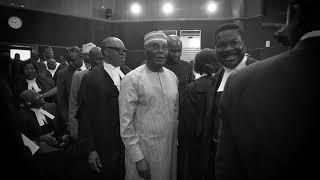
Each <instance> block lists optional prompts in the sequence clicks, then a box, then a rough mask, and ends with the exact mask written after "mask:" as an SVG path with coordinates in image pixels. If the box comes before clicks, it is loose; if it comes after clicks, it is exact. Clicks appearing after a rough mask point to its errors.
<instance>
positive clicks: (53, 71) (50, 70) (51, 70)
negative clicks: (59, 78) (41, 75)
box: [45, 62, 60, 77]
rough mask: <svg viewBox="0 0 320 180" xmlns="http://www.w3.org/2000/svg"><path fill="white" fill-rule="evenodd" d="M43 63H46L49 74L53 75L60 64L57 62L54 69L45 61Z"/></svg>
mask: <svg viewBox="0 0 320 180" xmlns="http://www.w3.org/2000/svg"><path fill="white" fill-rule="evenodd" d="M45 64H46V67H47V70H48V71H49V72H50V74H51V76H52V77H53V76H54V73H56V71H57V69H58V67H59V66H60V63H58V62H57V63H56V67H55V68H54V69H49V68H48V65H47V63H45Z"/></svg>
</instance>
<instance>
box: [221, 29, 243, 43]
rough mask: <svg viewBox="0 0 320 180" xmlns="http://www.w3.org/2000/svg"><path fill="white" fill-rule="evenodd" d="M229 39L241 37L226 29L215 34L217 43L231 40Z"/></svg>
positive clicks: (237, 33)
mask: <svg viewBox="0 0 320 180" xmlns="http://www.w3.org/2000/svg"><path fill="white" fill-rule="evenodd" d="M231 39H241V35H240V33H239V31H238V30H236V29H228V30H224V31H221V32H219V33H218V34H217V41H219V40H231Z"/></svg>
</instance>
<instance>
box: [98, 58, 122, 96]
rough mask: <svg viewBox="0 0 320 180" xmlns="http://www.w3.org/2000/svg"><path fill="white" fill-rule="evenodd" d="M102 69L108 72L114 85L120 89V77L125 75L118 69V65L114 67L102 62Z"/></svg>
mask: <svg viewBox="0 0 320 180" xmlns="http://www.w3.org/2000/svg"><path fill="white" fill-rule="evenodd" d="M103 68H104V70H105V71H106V72H107V73H108V74H109V76H110V77H111V79H112V81H113V83H114V85H115V86H117V88H118V90H119V91H120V80H121V79H120V78H123V77H124V76H125V75H124V73H123V72H122V71H121V70H120V67H114V66H113V65H111V64H109V63H106V62H103Z"/></svg>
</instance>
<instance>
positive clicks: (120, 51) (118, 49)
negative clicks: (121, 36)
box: [105, 47, 127, 54]
mask: <svg viewBox="0 0 320 180" xmlns="http://www.w3.org/2000/svg"><path fill="white" fill-rule="evenodd" d="M105 48H109V49H113V50H115V51H117V52H118V53H119V54H124V53H126V52H127V49H122V48H117V47H105Z"/></svg>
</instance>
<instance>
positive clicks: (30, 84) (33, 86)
mask: <svg viewBox="0 0 320 180" xmlns="http://www.w3.org/2000/svg"><path fill="white" fill-rule="evenodd" d="M26 82H27V84H28V89H33V90H35V91H37V92H40V91H41V89H40V88H39V86H38V84H37V82H36V77H35V78H34V79H32V80H29V79H26Z"/></svg>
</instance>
